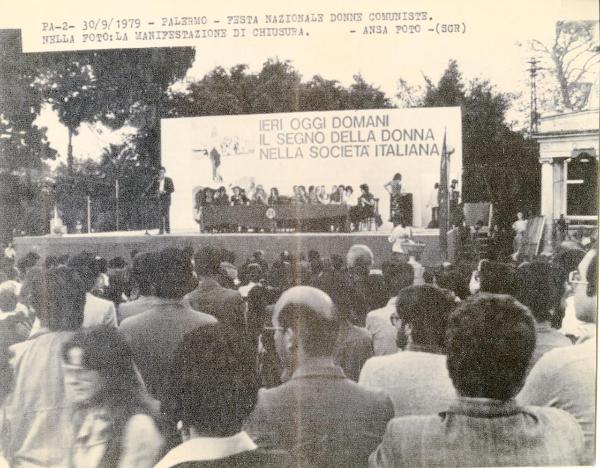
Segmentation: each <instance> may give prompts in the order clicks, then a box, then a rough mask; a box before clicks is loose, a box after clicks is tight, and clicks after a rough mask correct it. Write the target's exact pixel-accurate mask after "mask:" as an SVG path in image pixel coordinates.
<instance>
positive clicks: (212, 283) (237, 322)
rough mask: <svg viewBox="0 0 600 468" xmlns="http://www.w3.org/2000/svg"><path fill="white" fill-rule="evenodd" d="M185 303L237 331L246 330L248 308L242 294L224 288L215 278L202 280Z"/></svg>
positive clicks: (185, 299) (186, 297)
mask: <svg viewBox="0 0 600 468" xmlns="http://www.w3.org/2000/svg"><path fill="white" fill-rule="evenodd" d="M184 302H186V303H187V304H189V306H190V307H191V308H192V309H194V310H197V311H198V312H204V313H205V314H210V315H212V316H213V317H215V318H216V319H217V320H218V321H219V322H221V323H224V324H226V325H229V326H232V327H234V328H235V329H236V330H239V331H244V330H245V320H244V311H245V307H246V306H245V304H244V300H243V299H242V296H241V294H240V293H239V292H237V291H234V290H233V289H227V288H224V287H223V286H221V285H220V284H219V283H218V282H217V281H216V280H215V279H213V278H201V279H200V283H199V284H198V287H197V288H196V289H194V290H193V291H192V292H191V293H189V294H188V295H187V296H185V298H184Z"/></svg>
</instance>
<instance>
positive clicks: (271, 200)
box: [268, 187, 279, 206]
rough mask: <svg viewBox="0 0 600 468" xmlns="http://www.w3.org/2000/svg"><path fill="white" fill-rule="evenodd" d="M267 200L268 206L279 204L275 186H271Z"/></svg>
mask: <svg viewBox="0 0 600 468" xmlns="http://www.w3.org/2000/svg"><path fill="white" fill-rule="evenodd" d="M268 202H269V206H273V205H279V189H278V188H277V187H271V193H270V194H269V199H268Z"/></svg>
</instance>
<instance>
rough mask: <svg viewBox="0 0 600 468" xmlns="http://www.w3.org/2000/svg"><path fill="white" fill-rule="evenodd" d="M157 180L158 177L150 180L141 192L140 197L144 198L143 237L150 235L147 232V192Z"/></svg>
mask: <svg viewBox="0 0 600 468" xmlns="http://www.w3.org/2000/svg"><path fill="white" fill-rule="evenodd" d="M157 180H158V177H154V178H153V179H152V181H151V182H150V183H149V184H148V186H147V187H146V188H145V189H144V191H143V192H142V197H143V198H144V216H143V223H144V230H145V232H144V235H145V236H149V235H151V234H150V233H149V232H148V191H149V190H150V189H151V188H152V186H153V185H154V183H155V182H156V181H157Z"/></svg>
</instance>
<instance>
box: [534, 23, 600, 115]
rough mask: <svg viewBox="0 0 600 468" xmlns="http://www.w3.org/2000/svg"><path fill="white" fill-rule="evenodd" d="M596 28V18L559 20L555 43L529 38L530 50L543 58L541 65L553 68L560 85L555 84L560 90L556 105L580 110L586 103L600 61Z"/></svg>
mask: <svg viewBox="0 0 600 468" xmlns="http://www.w3.org/2000/svg"><path fill="white" fill-rule="evenodd" d="M597 28H598V22H597V21H558V22H557V23H556V31H555V35H554V42H553V44H551V45H546V44H544V43H542V42H541V41H539V40H537V39H534V40H532V41H531V42H530V47H531V50H532V51H533V52H534V53H535V54H538V55H539V56H540V58H541V61H542V63H541V65H542V68H546V69H548V70H550V71H551V72H552V76H553V78H554V83H556V84H557V85H558V86H556V85H555V86H552V88H553V89H556V90H557V91H558V93H556V94H555V96H554V99H553V101H554V102H553V103H552V104H553V107H555V108H556V107H562V108H563V109H567V110H581V109H582V108H584V107H585V105H586V104H587V101H588V98H589V97H590V96H589V93H590V89H591V85H592V82H591V81H590V80H592V81H593V80H594V74H595V73H596V72H597V67H598V63H599V62H600V47H599V45H598V37H597V35H596V31H597ZM542 72H543V70H542ZM543 76H544V74H543V73H542V77H543ZM595 79H597V78H595ZM554 83H553V84H554Z"/></svg>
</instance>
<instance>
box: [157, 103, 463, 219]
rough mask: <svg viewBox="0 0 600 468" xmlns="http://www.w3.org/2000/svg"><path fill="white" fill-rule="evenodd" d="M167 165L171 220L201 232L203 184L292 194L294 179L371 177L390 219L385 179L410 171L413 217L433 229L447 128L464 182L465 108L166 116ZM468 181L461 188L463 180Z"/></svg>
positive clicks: (453, 174) (453, 164) (452, 174)
mask: <svg viewBox="0 0 600 468" xmlns="http://www.w3.org/2000/svg"><path fill="white" fill-rule="evenodd" d="M161 132H162V133H161V141H162V148H161V149H162V164H163V166H165V168H166V170H167V175H168V176H169V177H171V178H172V179H173V182H174V184H175V193H174V194H173V196H172V207H171V225H172V227H173V229H174V230H178V231H190V230H196V229H197V226H198V225H197V224H196V222H195V221H194V217H193V209H194V197H193V194H194V189H197V187H199V186H201V187H212V188H218V187H220V186H224V187H225V188H226V189H227V191H228V193H229V194H230V195H231V188H232V187H233V186H235V185H240V186H248V185H249V184H251V183H254V184H256V185H259V184H260V185H262V186H263V187H264V188H265V190H266V191H267V193H269V190H270V188H271V187H277V188H278V189H279V193H280V194H281V195H292V187H293V186H294V185H304V186H305V187H306V188H308V187H309V186H311V185H314V186H320V185H324V186H325V187H326V190H327V192H328V193H329V192H330V191H331V188H332V186H333V185H336V186H337V185H341V184H343V185H350V186H352V187H353V189H354V193H355V195H359V194H360V190H359V186H360V185H361V184H365V183H366V184H367V185H368V186H369V188H370V191H371V192H372V193H373V194H374V195H375V197H377V198H379V211H380V214H381V216H382V218H383V220H384V222H387V221H388V218H389V194H388V193H387V192H386V190H385V188H384V186H385V184H386V183H387V182H389V181H390V180H391V179H392V178H393V176H394V174H396V173H400V174H401V175H402V189H403V191H405V192H407V193H412V195H413V225H414V226H417V227H425V226H427V224H428V223H429V221H430V220H431V209H430V207H429V204H430V200H431V197H432V192H433V187H434V184H435V183H436V182H439V174H440V158H441V154H442V146H443V139H444V133H446V141H447V145H448V147H449V148H451V149H453V150H454V152H453V153H452V155H451V157H450V164H449V179H457V180H458V181H460V175H461V169H462V135H461V114H460V108H458V107H444V108H418V109H377V110H361V111H358V110H357V111H327V112H294V113H281V114H252V115H240V116H216V117H213V116H211V117H194V118H180V119H165V120H162V129H161ZM459 189H460V186H459Z"/></svg>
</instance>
